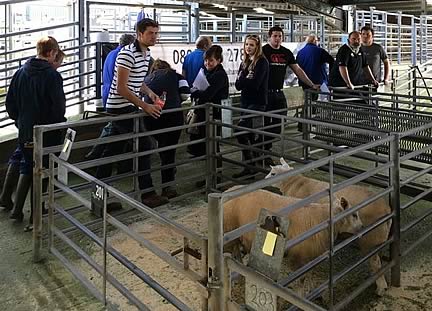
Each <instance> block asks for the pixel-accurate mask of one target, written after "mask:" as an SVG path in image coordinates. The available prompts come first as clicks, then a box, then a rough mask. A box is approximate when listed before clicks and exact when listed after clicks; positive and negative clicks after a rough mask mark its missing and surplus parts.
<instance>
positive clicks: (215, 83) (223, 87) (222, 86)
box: [188, 45, 229, 157]
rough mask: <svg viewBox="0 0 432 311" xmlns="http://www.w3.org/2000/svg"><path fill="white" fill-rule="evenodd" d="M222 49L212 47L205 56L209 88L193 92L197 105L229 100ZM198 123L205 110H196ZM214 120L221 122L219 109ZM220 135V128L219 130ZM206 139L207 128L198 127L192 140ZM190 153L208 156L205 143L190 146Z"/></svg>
mask: <svg viewBox="0 0 432 311" xmlns="http://www.w3.org/2000/svg"><path fill="white" fill-rule="evenodd" d="M222 61H223V57H222V47H220V46H219V45H212V46H211V47H210V48H209V49H208V50H207V51H206V52H205V54H204V67H205V68H204V69H202V70H204V74H205V77H206V79H207V82H208V83H209V87H208V88H207V89H206V90H204V91H193V90H192V95H191V97H192V98H193V99H195V100H196V104H197V105H201V104H205V103H209V102H211V103H213V104H216V105H220V104H221V101H222V100H224V99H227V98H228V89H229V83H228V75H227V74H226V72H225V69H224V68H223V66H222ZM195 113H196V114H197V122H202V121H204V120H205V109H195ZM213 118H214V119H217V120H220V119H221V118H222V113H221V110H220V109H219V108H215V109H213ZM218 133H220V127H219V128H218ZM218 135H219V134H218ZM204 137H206V131H205V126H200V127H198V133H196V134H191V135H190V140H191V141H193V140H198V139H202V138H204ZM188 152H189V153H190V154H191V155H193V156H196V157H199V156H202V155H205V154H206V145H205V142H202V143H198V144H194V145H189V146H188Z"/></svg>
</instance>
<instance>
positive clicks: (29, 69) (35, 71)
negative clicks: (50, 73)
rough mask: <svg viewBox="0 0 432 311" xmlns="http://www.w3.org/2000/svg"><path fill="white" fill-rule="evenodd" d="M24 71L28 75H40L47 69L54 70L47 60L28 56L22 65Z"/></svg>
mask: <svg viewBox="0 0 432 311" xmlns="http://www.w3.org/2000/svg"><path fill="white" fill-rule="evenodd" d="M23 69H24V72H25V73H26V74H28V75H29V76H35V75H40V74H41V73H44V72H46V71H47V70H54V68H53V67H52V66H51V64H50V63H48V61H46V60H44V59H40V58H35V57H33V58H30V59H29V60H28V61H27V62H26V63H25V64H24V66H23Z"/></svg>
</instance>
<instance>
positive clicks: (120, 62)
mask: <svg viewBox="0 0 432 311" xmlns="http://www.w3.org/2000/svg"><path fill="white" fill-rule="evenodd" d="M158 33H159V25H158V24H157V23H156V22H155V21H153V20H151V19H147V18H146V19H142V20H140V21H139V22H138V23H137V24H136V36H137V39H136V40H135V42H134V43H132V44H130V45H127V46H125V47H124V48H123V49H122V50H121V51H120V52H119V54H118V56H117V60H116V64H115V68H114V77H113V81H112V83H111V87H110V92H109V95H108V100H107V105H106V110H107V112H109V113H112V114H126V113H132V112H136V111H138V110H139V109H142V110H144V112H146V113H147V114H148V115H149V116H151V117H153V118H155V119H157V118H159V117H160V115H161V107H160V106H158V105H152V104H149V103H146V102H145V101H143V100H142V96H141V95H142V94H146V95H147V96H148V97H150V99H152V101H153V102H156V101H157V100H158V99H159V97H158V96H157V95H156V94H155V93H154V92H153V91H152V90H150V89H149V88H148V87H147V86H146V85H145V84H144V83H143V82H144V78H145V77H146V76H147V74H148V73H149V67H150V59H151V55H150V50H149V47H150V46H154V45H155V43H156V40H157V37H158ZM133 126H134V122H133V120H132V119H128V120H121V121H114V122H111V123H110V126H108V127H109V131H110V132H111V133H112V135H118V134H126V133H131V132H133ZM140 127H141V126H140ZM105 130H106V128H105ZM140 130H141V131H142V130H145V129H144V127H143V126H142V128H141V129H140ZM126 143H127V142H126V141H119V142H115V143H112V144H109V145H108V146H107V147H106V148H105V150H104V152H103V154H102V156H103V157H107V156H113V155H116V154H119V153H122V151H123V150H124V146H125V144H126ZM152 148H153V144H152V141H151V138H150V137H149V136H146V137H143V138H141V139H140V143H139V152H142V151H146V150H150V149H152ZM138 163H139V170H140V171H145V170H149V169H150V165H151V164H150V156H142V157H140V158H139V160H138ZM111 169H112V164H106V165H103V166H101V167H99V168H98V170H97V172H96V177H98V178H103V177H108V176H110V175H111ZM138 182H139V188H140V189H141V190H145V189H148V188H152V187H153V183H152V179H151V175H150V174H146V175H143V176H139V177H138ZM141 200H142V202H143V203H144V204H145V205H147V206H149V207H156V206H159V205H162V204H165V203H168V199H167V198H166V197H162V196H159V195H157V194H156V192H155V191H150V192H145V193H143V194H142V196H141Z"/></svg>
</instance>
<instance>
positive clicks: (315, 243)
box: [223, 186, 362, 269]
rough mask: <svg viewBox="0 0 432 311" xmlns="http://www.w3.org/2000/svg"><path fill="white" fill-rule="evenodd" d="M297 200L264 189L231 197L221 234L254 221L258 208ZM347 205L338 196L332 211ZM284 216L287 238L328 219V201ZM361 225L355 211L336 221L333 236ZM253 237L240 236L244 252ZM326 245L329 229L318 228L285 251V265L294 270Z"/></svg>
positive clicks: (274, 208) (249, 245) (335, 212)
mask: <svg viewBox="0 0 432 311" xmlns="http://www.w3.org/2000/svg"><path fill="white" fill-rule="evenodd" d="M236 187H238V186H236ZM231 190H233V188H230V189H228V190H227V191H231ZM298 201H299V199H296V198H292V197H286V196H281V195H278V194H275V193H272V192H270V191H266V190H257V191H254V192H251V193H247V194H245V195H242V196H240V197H237V198H234V199H232V200H230V201H228V202H226V203H224V215H223V218H224V222H223V224H224V225H223V230H224V233H226V232H230V231H232V230H234V229H237V228H239V227H241V226H243V225H245V224H248V223H251V222H254V221H256V220H257V218H258V216H259V212H260V210H261V208H266V209H268V210H271V211H277V210H279V209H281V208H283V207H286V206H288V205H290V204H293V203H295V202H298ZM348 207H349V204H348V201H347V200H346V199H345V198H341V199H340V200H338V202H337V203H336V204H334V206H333V214H334V215H336V214H337V213H340V212H342V211H343V210H344V209H346V208H348ZM285 217H287V218H288V220H289V227H288V237H287V240H290V239H293V238H295V237H297V236H299V235H301V234H302V233H304V232H306V231H307V230H309V229H311V228H313V227H315V226H316V225H318V224H320V223H321V222H323V221H326V220H328V218H329V206H328V204H316V203H313V204H310V205H307V206H304V207H300V208H297V209H295V210H293V211H291V212H290V213H288V215H286V216H285ZM361 227H362V223H361V220H360V217H359V215H358V213H353V214H351V215H349V216H347V217H344V218H343V219H342V220H340V221H338V222H337V223H336V224H335V226H334V232H335V235H337V234H338V233H342V232H346V233H351V234H353V233H355V232H358V231H359V230H360V229H361ZM254 237H255V231H251V232H248V233H245V234H244V235H243V236H241V237H240V243H241V245H242V246H243V248H244V250H245V251H246V252H250V249H251V247H252V242H253V239H254ZM328 248H329V230H322V231H320V232H319V233H317V234H315V235H313V236H312V237H310V238H309V239H307V240H305V241H303V242H301V243H299V244H297V245H295V246H293V247H292V248H290V249H289V250H288V252H287V254H288V259H289V264H290V266H291V267H293V268H295V269H298V268H300V267H301V266H303V265H304V264H306V263H307V262H309V261H310V260H312V259H314V258H316V257H318V256H319V255H321V254H322V253H324V252H325V251H326V250H328Z"/></svg>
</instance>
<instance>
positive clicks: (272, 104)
mask: <svg viewBox="0 0 432 311" xmlns="http://www.w3.org/2000/svg"><path fill="white" fill-rule="evenodd" d="M267 100H268V103H267V108H266V112H271V111H274V110H280V109H287V107H288V106H287V101H286V98H285V95H284V93H283V91H282V90H281V91H278V92H270V91H269V92H268V97H267ZM277 114H279V115H281V116H286V110H284V111H281V112H277ZM281 123H282V119H281V118H271V117H264V125H265V126H269V125H274V127H272V128H270V129H267V130H266V131H267V132H269V133H273V134H280V133H282V127H281ZM276 125H278V126H276ZM273 138H274V137H271V136H264V141H270V140H272V139H273ZM271 148H272V143H267V144H265V145H264V149H265V150H271Z"/></svg>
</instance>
